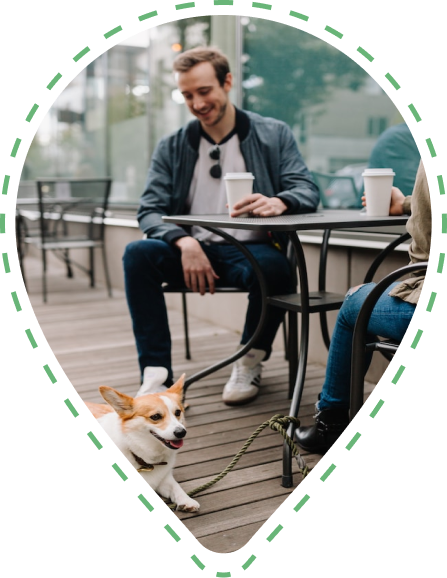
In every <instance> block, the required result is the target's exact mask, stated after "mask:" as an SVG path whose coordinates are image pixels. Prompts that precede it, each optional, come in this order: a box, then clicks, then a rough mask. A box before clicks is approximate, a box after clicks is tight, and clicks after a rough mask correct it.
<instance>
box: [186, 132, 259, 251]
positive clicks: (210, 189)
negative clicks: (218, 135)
mask: <svg viewBox="0 0 447 578" xmlns="http://www.w3.org/2000/svg"><path fill="white" fill-rule="evenodd" d="M213 146H214V145H212V144H211V143H210V142H209V141H208V140H207V139H206V138H205V137H203V136H202V137H201V138H200V144H199V158H198V159H197V162H196V166H195V169H194V175H193V178H192V181H191V186H190V188H189V194H188V198H187V200H186V207H185V208H186V210H187V212H188V213H190V214H192V215H218V214H228V208H227V206H226V205H227V195H226V191H225V181H224V178H223V177H224V176H225V174H226V173H245V172H246V171H247V168H246V166H245V161H244V157H243V156H242V153H241V150H240V147H239V138H238V136H237V134H234V135H233V136H232V137H231V138H229V139H228V140H227V141H226V142H224V143H223V144H220V145H219V148H220V166H221V168H222V176H221V178H220V179H216V178H214V177H212V176H211V175H210V169H211V167H212V166H213V165H216V164H217V161H216V160H213V159H212V158H211V157H210V156H209V151H210V150H211V148H213ZM223 230H224V231H226V232H227V233H229V234H230V235H232V236H233V237H235V238H236V239H238V241H241V242H244V243H247V242H267V241H268V235H267V233H261V232H259V231H244V230H243V229H223ZM191 234H192V236H193V237H194V238H195V239H197V240H198V241H203V242H212V243H225V241H224V239H222V237H219V236H218V235H214V234H213V233H210V232H209V231H207V230H206V229H203V228H202V227H192V231H191Z"/></svg>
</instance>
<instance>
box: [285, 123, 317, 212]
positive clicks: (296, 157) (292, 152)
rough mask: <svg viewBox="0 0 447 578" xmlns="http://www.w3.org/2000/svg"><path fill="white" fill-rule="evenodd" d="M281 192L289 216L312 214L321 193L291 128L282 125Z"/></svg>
mask: <svg viewBox="0 0 447 578" xmlns="http://www.w3.org/2000/svg"><path fill="white" fill-rule="evenodd" d="M279 146H280V190H281V192H280V193H278V197H279V198H280V199H282V200H283V201H284V202H285V204H286V205H287V206H288V211H287V214H294V213H312V212H314V211H315V210H316V208H317V206H318V204H319V202H320V193H319V190H318V187H317V185H316V184H315V183H314V181H313V179H312V175H311V173H310V171H309V169H308V168H307V166H306V164H305V162H304V160H303V157H302V156H301V154H300V152H299V150H298V146H297V144H296V141H295V138H294V136H293V133H292V131H291V130H290V128H289V127H288V126H287V125H285V124H282V125H281V133H280V145H279Z"/></svg>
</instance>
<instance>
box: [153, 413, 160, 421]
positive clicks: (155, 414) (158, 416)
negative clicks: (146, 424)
mask: <svg viewBox="0 0 447 578" xmlns="http://www.w3.org/2000/svg"><path fill="white" fill-rule="evenodd" d="M151 420H152V421H159V420H161V415H160V414H159V413H154V415H151Z"/></svg>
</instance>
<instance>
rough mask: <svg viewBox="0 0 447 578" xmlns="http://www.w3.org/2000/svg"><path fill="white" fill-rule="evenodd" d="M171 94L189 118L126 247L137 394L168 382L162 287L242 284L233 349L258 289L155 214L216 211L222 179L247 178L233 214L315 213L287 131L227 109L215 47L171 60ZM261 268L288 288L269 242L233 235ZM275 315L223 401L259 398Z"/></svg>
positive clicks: (225, 78) (156, 162)
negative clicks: (244, 299) (138, 234)
mask: <svg viewBox="0 0 447 578" xmlns="http://www.w3.org/2000/svg"><path fill="white" fill-rule="evenodd" d="M174 71H175V72H176V76H177V83H178V88H179V90H180V92H181V93H182V95H183V96H184V99H185V103H186V105H187V107H188V108H189V110H190V112H191V113H192V114H193V115H194V116H195V117H196V119H197V120H193V121H191V122H190V123H189V124H188V125H186V126H185V127H183V128H181V129H180V130H178V131H176V132H175V133H174V134H172V135H169V136H167V137H165V138H163V139H162V140H161V141H160V143H159V144H158V146H157V147H156V150H155V152H154V154H153V157H152V162H151V166H150V169H149V174H148V179H147V183H146V190H145V192H144V193H143V196H142V198H141V206H140V209H139V211H138V220H139V223H140V227H141V229H142V230H143V232H144V233H146V235H147V237H148V238H147V239H146V240H142V241H137V242H135V243H131V244H130V245H128V246H127V248H126V252H125V255H124V258H123V260H124V272H125V283H126V294H127V300H128V304H129V310H130V313H131V317H132V321H133V329H134V334H135V339H136V344H137V350H138V355H139V363H140V368H141V372H142V378H143V383H142V386H141V388H140V391H139V395H142V394H143V393H149V392H151V391H152V392H153V391H156V390H159V388H160V386H161V385H163V386H168V385H169V384H171V383H172V368H171V341H170V333H169V326H168V318H167V313H166V305H165V302H164V296H163V291H162V288H161V285H162V283H163V282H168V283H171V284H177V285H181V284H182V283H184V284H185V285H186V286H187V287H188V288H189V289H191V290H192V291H194V292H199V293H200V294H201V295H204V294H205V292H206V289H208V290H209V292H210V293H214V290H215V287H216V285H217V284H221V285H226V286H237V287H241V288H246V289H247V290H248V292H249V304H248V309H247V315H246V320H245V327H244V331H243V334H242V339H241V344H244V343H247V341H248V340H249V338H250V337H251V335H252V334H253V333H254V330H255V328H256V325H257V323H258V320H259V315H260V308H261V298H260V291H259V286H258V283H257V281H256V278H255V275H254V273H253V271H252V268H251V266H250V264H249V262H248V260H247V259H246V258H245V257H244V256H243V255H241V254H240V251H238V250H237V249H236V248H235V247H233V246H232V245H229V244H226V243H224V242H222V239H221V238H220V237H218V236H215V235H211V234H210V233H209V232H207V231H206V230H205V229H201V228H197V227H193V228H192V230H191V231H186V230H185V229H183V228H181V227H178V226H176V225H173V224H168V223H164V222H163V221H162V216H163V215H178V214H185V213H192V214H206V213H214V214H216V213H225V212H226V210H227V209H226V195H225V183H224V180H223V176H224V175H225V174H226V173H227V172H252V173H253V175H254V177H255V181H254V183H255V184H254V194H252V195H249V196H247V197H245V198H244V199H242V200H241V201H240V202H239V203H237V204H236V205H235V206H234V207H233V211H232V216H234V217H237V216H239V215H241V214H243V213H245V212H250V213H251V214H252V215H254V216H257V217H268V216H275V215H282V214H284V213H299V212H301V213H305V212H312V211H315V209H316V207H317V204H318V202H319V193H318V189H317V187H316V186H315V184H314V183H313V181H312V178H311V176H310V173H309V171H308V169H307V168H306V166H305V164H304V162H303V160H302V158H301V156H300V153H299V151H298V148H297V145H296V143H295V140H294V138H293V135H292V132H291V130H290V129H289V128H288V127H287V126H286V125H285V124H284V123H282V122H279V121H277V120H274V119H269V118H263V117H261V116H259V115H257V114H253V113H249V112H244V111H241V110H238V109H236V108H235V106H234V105H233V104H232V103H231V101H230V99H229V92H230V90H231V87H232V85H233V77H232V75H231V72H230V70H229V65H228V60H227V58H226V57H225V56H224V55H223V54H222V53H221V52H220V50H218V49H214V48H203V47H199V48H195V49H193V50H189V51H187V52H185V53H183V54H181V55H179V56H178V57H177V59H176V60H175V62H174ZM232 234H234V236H236V237H237V238H238V239H239V240H240V241H242V242H243V243H244V244H246V246H247V248H248V249H249V250H250V251H251V252H252V253H253V255H254V256H255V258H256V259H257V261H258V263H259V264H260V266H261V268H262V270H263V272H264V274H265V276H266V280H267V283H268V290H269V292H270V294H275V293H276V294H277V293H288V292H290V291H293V290H294V287H293V285H292V281H291V271H290V267H289V264H288V261H287V259H286V257H285V254H284V250H283V249H284V247H282V248H281V247H280V242H279V243H278V239H275V240H273V242H272V239H271V238H270V237H268V236H267V235H265V236H264V235H263V234H259V233H257V232H250V231H238V232H236V233H234V232H233V233H232ZM283 315H284V314H283V312H281V311H280V310H279V309H276V308H272V309H271V311H269V314H268V318H267V321H266V325H265V330H264V332H263V334H262V335H261V336H260V337H259V339H258V340H257V342H256V344H255V347H254V348H253V349H252V350H250V351H249V352H248V353H247V354H246V355H245V356H244V357H243V358H241V359H240V360H239V361H238V362H236V364H235V365H234V366H233V371H232V374H231V378H230V380H229V381H228V383H227V384H226V385H225V388H224V392H223V400H224V402H225V403H227V404H228V405H238V404H242V403H248V402H249V401H251V400H253V399H254V398H255V397H256V395H257V394H258V391H259V389H258V386H259V383H260V378H261V361H263V360H266V359H268V357H269V355H270V352H271V347H272V343H273V339H274V337H275V334H276V331H277V329H278V327H279V325H280V324H281V321H282V319H283Z"/></svg>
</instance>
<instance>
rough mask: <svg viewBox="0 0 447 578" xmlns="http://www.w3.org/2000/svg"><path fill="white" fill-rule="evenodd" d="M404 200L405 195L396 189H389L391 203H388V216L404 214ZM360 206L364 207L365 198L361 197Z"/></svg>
mask: <svg viewBox="0 0 447 578" xmlns="http://www.w3.org/2000/svg"><path fill="white" fill-rule="evenodd" d="M404 200H405V195H404V194H403V192H402V191H401V190H400V189H398V188H397V187H391V202H390V215H391V216H398V215H403V214H404ZM362 205H363V206H364V207H366V197H365V196H363V197H362Z"/></svg>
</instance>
